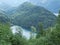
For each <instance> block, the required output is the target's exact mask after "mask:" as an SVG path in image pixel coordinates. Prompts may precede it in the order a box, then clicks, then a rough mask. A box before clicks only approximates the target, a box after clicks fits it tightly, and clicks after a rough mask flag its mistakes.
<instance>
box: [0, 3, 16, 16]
mask: <svg viewBox="0 0 60 45" xmlns="http://www.w3.org/2000/svg"><path fill="white" fill-rule="evenodd" d="M0 9H1V10H3V11H5V13H6V14H8V15H11V14H13V12H14V10H15V7H12V6H10V5H8V4H6V3H3V2H2V3H0Z"/></svg>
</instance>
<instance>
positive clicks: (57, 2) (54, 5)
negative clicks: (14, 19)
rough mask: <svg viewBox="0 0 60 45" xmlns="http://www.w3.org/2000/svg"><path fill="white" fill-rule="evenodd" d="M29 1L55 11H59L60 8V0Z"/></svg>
mask: <svg viewBox="0 0 60 45" xmlns="http://www.w3.org/2000/svg"><path fill="white" fill-rule="evenodd" d="M29 2H31V3H33V4H35V5H38V6H43V7H45V8H46V9H48V10H50V11H51V12H53V13H58V11H59V9H60V0H37V1H36V0H29Z"/></svg>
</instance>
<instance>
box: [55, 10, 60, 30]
mask: <svg viewBox="0 0 60 45" xmlns="http://www.w3.org/2000/svg"><path fill="white" fill-rule="evenodd" d="M56 28H57V30H60V10H59V14H58V17H57V25H56Z"/></svg>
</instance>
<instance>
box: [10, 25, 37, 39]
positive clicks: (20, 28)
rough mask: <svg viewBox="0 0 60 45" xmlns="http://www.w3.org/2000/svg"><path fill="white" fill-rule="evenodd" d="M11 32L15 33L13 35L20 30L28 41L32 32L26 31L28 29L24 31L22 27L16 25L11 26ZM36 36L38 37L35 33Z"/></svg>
mask: <svg viewBox="0 0 60 45" xmlns="http://www.w3.org/2000/svg"><path fill="white" fill-rule="evenodd" d="M11 30H12V32H13V34H15V33H16V32H18V31H19V30H20V31H21V32H22V35H23V36H24V37H26V38H27V39H29V38H30V33H31V32H30V31H28V30H26V29H23V28H22V27H20V26H16V25H14V26H11ZM34 35H36V34H35V33H34Z"/></svg>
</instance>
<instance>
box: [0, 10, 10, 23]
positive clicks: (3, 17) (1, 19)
mask: <svg viewBox="0 0 60 45" xmlns="http://www.w3.org/2000/svg"><path fill="white" fill-rule="evenodd" d="M1 22H2V23H7V22H9V18H8V17H7V15H6V14H5V12H4V11H2V10H0V23H1Z"/></svg>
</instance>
